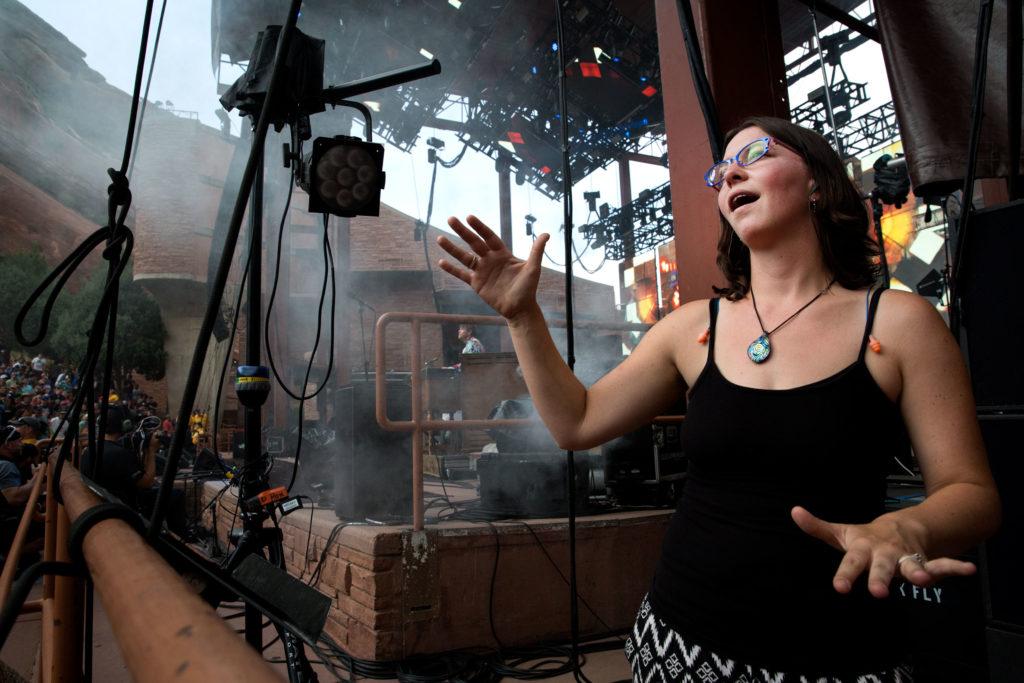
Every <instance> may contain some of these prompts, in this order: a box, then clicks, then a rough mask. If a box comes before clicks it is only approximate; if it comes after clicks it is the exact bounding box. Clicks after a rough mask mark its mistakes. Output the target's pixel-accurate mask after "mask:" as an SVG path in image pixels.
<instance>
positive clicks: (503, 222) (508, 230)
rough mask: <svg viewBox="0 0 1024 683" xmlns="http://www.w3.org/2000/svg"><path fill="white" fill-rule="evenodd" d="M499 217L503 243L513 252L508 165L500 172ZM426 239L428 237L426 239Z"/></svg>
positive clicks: (509, 172)
mask: <svg viewBox="0 0 1024 683" xmlns="http://www.w3.org/2000/svg"><path fill="white" fill-rule="evenodd" d="M498 215H499V216H500V217H501V219H500V221H499V224H500V226H501V241H502V242H504V243H505V246H507V247H508V248H509V250H510V251H511V250H512V170H511V169H510V168H509V167H508V166H507V165H506V166H505V167H504V168H502V169H501V170H499V171H498ZM424 239H426V237H424Z"/></svg>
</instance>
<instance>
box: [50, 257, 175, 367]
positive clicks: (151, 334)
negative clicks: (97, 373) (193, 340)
mask: <svg viewBox="0 0 1024 683" xmlns="http://www.w3.org/2000/svg"><path fill="white" fill-rule="evenodd" d="M106 277H107V269H106V264H105V263H104V264H102V266H100V267H98V268H96V269H95V270H94V271H93V272H92V273H90V275H89V277H88V279H87V280H86V282H85V284H84V285H83V286H82V287H81V289H79V291H78V292H76V293H75V294H73V295H71V296H70V297H68V302H67V304H66V305H65V306H63V307H62V309H61V311H60V312H59V314H58V315H57V317H56V320H55V322H54V325H53V330H52V341H51V345H52V347H53V352H54V353H55V354H56V355H57V356H58V357H60V358H62V359H66V360H68V361H71V362H74V363H78V362H79V361H80V360H81V359H82V358H83V357H84V356H85V351H86V347H87V345H88V343H89V332H90V328H91V327H92V323H93V318H94V316H95V315H96V309H97V308H98V307H99V304H100V298H101V297H102V296H103V288H104V285H105V282H106ZM166 338H167V328H165V327H164V322H163V318H162V317H161V315H160V308H159V306H157V304H156V302H155V301H154V300H153V298H152V297H150V295H149V294H148V293H147V292H146V291H145V290H144V289H143V288H142V286H141V285H139V284H138V283H136V282H135V281H134V280H133V278H132V269H131V264H129V265H128V267H127V268H125V271H124V273H122V275H121V289H120V294H119V296H118V304H117V341H116V344H115V346H114V376H115V377H116V378H118V380H119V382H118V383H123V382H124V381H125V380H127V379H128V378H129V377H130V376H131V373H132V372H138V373H140V374H142V375H144V376H145V377H146V379H150V380H154V379H160V378H161V377H163V376H164V371H165V369H166V365H167V353H166V352H165V351H164V339H166ZM104 357H105V356H101V357H100V364H101V365H102V363H103V359H104Z"/></svg>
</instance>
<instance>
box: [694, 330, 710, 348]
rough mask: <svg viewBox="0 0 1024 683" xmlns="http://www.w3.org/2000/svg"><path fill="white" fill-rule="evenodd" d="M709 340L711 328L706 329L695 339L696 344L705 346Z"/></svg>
mask: <svg viewBox="0 0 1024 683" xmlns="http://www.w3.org/2000/svg"><path fill="white" fill-rule="evenodd" d="M710 338H711V328H710V327H709V328H707V329H706V330H704V331H703V332H701V333H700V336H699V337H697V343H698V344H707V343H708V339H710Z"/></svg>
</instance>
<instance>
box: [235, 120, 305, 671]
mask: <svg viewBox="0 0 1024 683" xmlns="http://www.w3.org/2000/svg"><path fill="white" fill-rule="evenodd" d="M253 144H254V145H257V144H260V143H259V141H258V140H255V139H254V140H253ZM256 154H257V166H256V179H255V180H254V181H253V186H252V195H251V196H250V199H249V253H250V254H251V255H252V258H250V259H249V290H248V308H247V310H246V327H245V336H246V339H245V363H246V365H259V364H260V356H261V344H260V341H261V338H262V334H263V332H262V326H261V323H262V319H263V317H262V311H261V307H262V305H263V296H262V293H263V169H264V150H263V149H262V148H259V149H257V150H256ZM289 189H290V188H289ZM302 391H303V392H305V391H306V389H305V387H303V388H302ZM262 408H263V406H262V405H259V406H255V407H247V408H246V409H245V450H244V453H243V458H242V462H243V465H242V477H241V479H240V480H239V492H238V497H239V503H241V502H242V501H245V500H248V499H249V498H251V497H252V496H255V495H256V494H257V493H259V492H260V491H261V490H262V489H263V488H266V486H265V482H263V468H262V467H261V466H260V460H261V457H262V451H263V429H262V427H263V425H262V420H261V419H260V418H261V411H262ZM299 428H300V429H301V428H302V425H299ZM262 526H263V518H262V516H260V515H257V514H250V513H243V514H242V529H243V531H244V532H252V533H258V532H259V530H260V529H261V528H262ZM228 533H230V530H229V531H228ZM245 640H246V642H247V643H249V645H251V646H252V647H253V648H254V649H255V650H256V651H257V652H260V651H262V649H263V615H262V614H260V612H259V611H258V610H257V609H256V608H255V607H253V606H252V605H250V604H249V603H246V605H245Z"/></svg>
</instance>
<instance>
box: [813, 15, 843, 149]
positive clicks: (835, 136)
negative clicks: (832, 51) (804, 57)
mask: <svg viewBox="0 0 1024 683" xmlns="http://www.w3.org/2000/svg"><path fill="white" fill-rule="evenodd" d="M807 11H808V12H810V13H811V25H812V26H813V27H814V42H815V44H816V45H817V46H818V64H820V65H821V82H822V87H823V88H825V112H826V113H827V114H828V125H830V126H831V127H832V141H833V142H834V143H835V146H836V154H838V155H839V157H840V158H842V157H843V156H844V154H843V145H842V143H841V142H840V141H839V131H838V130H836V117H835V114H834V113H833V111H832V86H831V85H830V84H829V82H828V74H827V73H826V72H825V53H824V51H822V49H821V36H820V35H819V34H818V16H817V14H815V12H814V10H813V9H809V10H807Z"/></svg>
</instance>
